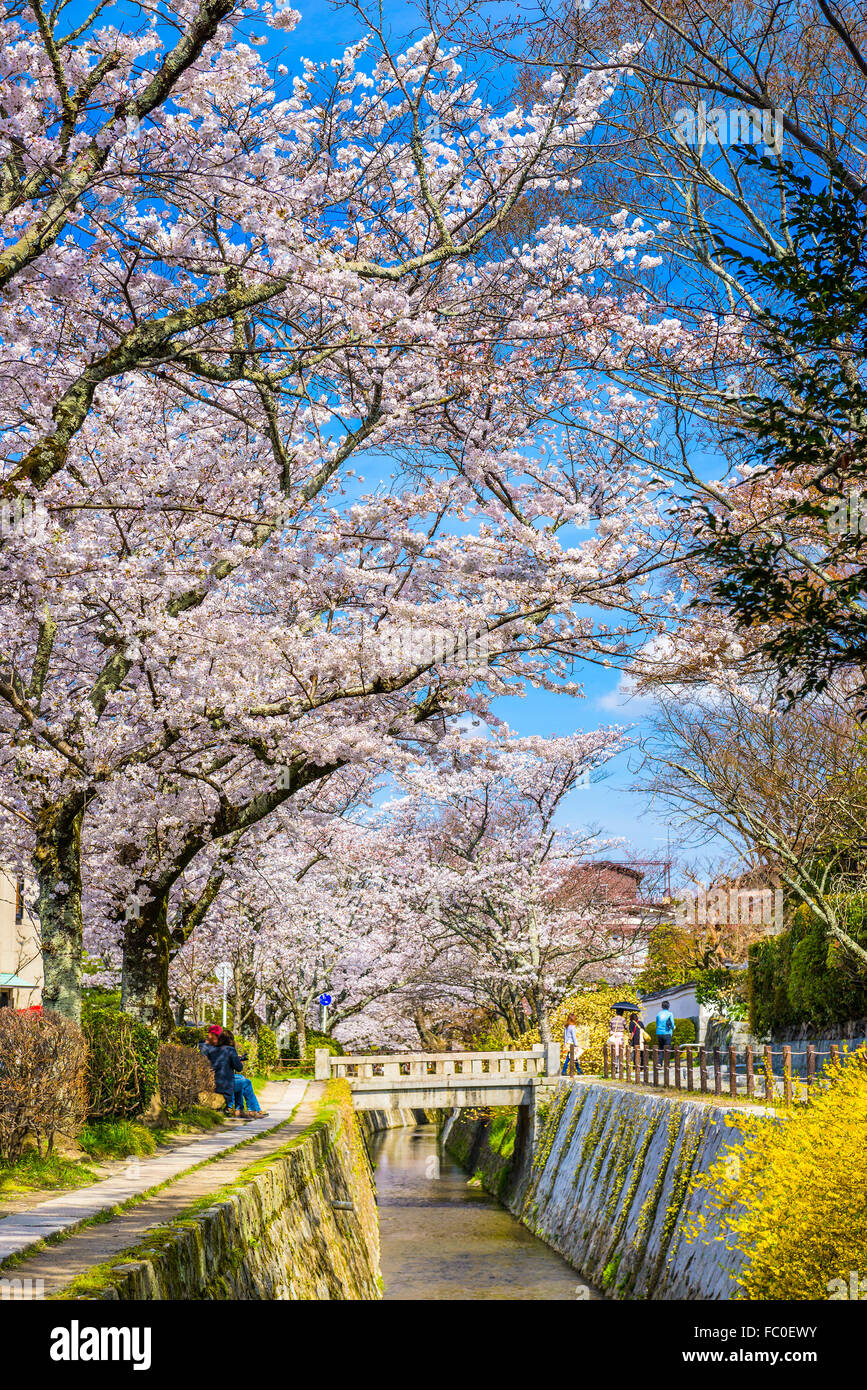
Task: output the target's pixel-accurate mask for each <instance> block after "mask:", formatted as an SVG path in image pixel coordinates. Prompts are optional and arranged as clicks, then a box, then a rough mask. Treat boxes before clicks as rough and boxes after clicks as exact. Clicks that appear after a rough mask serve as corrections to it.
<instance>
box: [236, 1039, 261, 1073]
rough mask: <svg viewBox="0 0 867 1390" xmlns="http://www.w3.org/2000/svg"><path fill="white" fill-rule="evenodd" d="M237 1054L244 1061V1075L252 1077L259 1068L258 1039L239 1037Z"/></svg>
mask: <svg viewBox="0 0 867 1390" xmlns="http://www.w3.org/2000/svg"><path fill="white" fill-rule="evenodd" d="M238 1053H239V1055H240V1056H241V1057H243V1058H244V1059H245V1060H244V1075H245V1076H254V1075H255V1074H256V1073H257V1072H258V1070H259V1066H260V1059H259V1040H258V1038H255V1037H252V1038H247V1037H243V1036H242V1037H240V1038H239V1039H238Z"/></svg>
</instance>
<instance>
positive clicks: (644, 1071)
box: [641, 1047, 650, 1086]
mask: <svg viewBox="0 0 867 1390" xmlns="http://www.w3.org/2000/svg"><path fill="white" fill-rule="evenodd" d="M649 1066H650V1055H649V1049H648V1048H647V1047H643V1048H642V1049H641V1079H642V1081H643V1082H644V1084H645V1086H648V1085H649V1084H650V1082H649V1081H648V1068H649Z"/></svg>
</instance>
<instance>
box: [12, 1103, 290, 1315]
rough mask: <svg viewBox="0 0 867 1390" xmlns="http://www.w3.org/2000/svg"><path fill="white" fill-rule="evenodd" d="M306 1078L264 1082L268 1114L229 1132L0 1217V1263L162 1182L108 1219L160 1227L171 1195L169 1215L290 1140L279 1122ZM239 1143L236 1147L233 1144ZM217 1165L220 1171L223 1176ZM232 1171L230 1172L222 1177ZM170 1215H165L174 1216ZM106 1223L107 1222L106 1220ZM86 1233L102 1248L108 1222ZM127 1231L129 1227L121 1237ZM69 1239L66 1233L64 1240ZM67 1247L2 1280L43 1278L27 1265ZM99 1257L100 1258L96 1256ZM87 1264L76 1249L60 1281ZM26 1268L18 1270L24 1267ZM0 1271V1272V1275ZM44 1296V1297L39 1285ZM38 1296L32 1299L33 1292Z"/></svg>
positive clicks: (134, 1163) (128, 1236)
mask: <svg viewBox="0 0 867 1390" xmlns="http://www.w3.org/2000/svg"><path fill="white" fill-rule="evenodd" d="M308 1084H309V1083H308V1082H307V1081H306V1080H303V1079H302V1080H296V1081H289V1082H271V1083H269V1085H267V1086H266V1087H265V1088H264V1090H263V1093H262V1097H261V1099H262V1101H263V1103H264V1104H265V1105H266V1106H267V1108H268V1112H269V1113H268V1116H267V1118H265V1119H262V1120H250V1121H249V1122H248V1121H241V1122H239V1123H237V1124H233V1125H232V1127H231V1129H228V1128H223V1127H222V1126H221V1127H220V1129H219V1130H217V1131H215V1132H214V1133H212V1134H206V1135H204V1136H203V1137H201V1138H199V1139H195V1140H193V1141H192V1142H191V1143H189V1144H183V1145H181V1146H180V1147H179V1148H174V1149H172V1150H171V1151H170V1152H169V1153H166V1154H155V1155H154V1156H153V1157H152V1158H138V1159H133V1160H131V1162H130V1163H129V1164H128V1166H127V1168H126V1169H125V1170H124V1172H123V1173H122V1174H120V1175H119V1176H117V1177H113V1178H108V1179H106V1180H105V1181H103V1182H98V1183H94V1184H92V1186H90V1187H81V1188H78V1189H77V1190H76V1191H74V1192H67V1193H64V1194H62V1195H61V1196H59V1197H53V1198H51V1199H50V1200H49V1201H47V1202H40V1203H39V1205H38V1206H35V1207H32V1208H31V1209H30V1210H29V1211H19V1212H15V1213H14V1214H13V1215H11V1216H6V1217H4V1218H2V1219H0V1261H3V1260H6V1259H8V1258H9V1256H10V1255H18V1254H21V1253H22V1252H23V1251H25V1250H28V1249H29V1248H30V1247H31V1246H32V1245H35V1244H36V1243H37V1242H38V1241H40V1240H45V1239H47V1238H48V1237H49V1236H56V1235H59V1234H60V1233H62V1232H64V1231H72V1230H73V1228H74V1227H76V1226H78V1225H80V1223H81V1222H82V1221H88V1220H90V1219H92V1218H93V1217H95V1216H99V1215H100V1214H101V1213H103V1212H107V1211H111V1210H112V1208H114V1207H116V1206H119V1205H121V1204H122V1203H123V1202H128V1201H129V1200H130V1199H131V1198H134V1197H142V1196H144V1195H145V1194H146V1193H148V1192H152V1191H153V1190H154V1188H158V1187H162V1185H163V1184H164V1183H170V1184H171V1186H170V1187H168V1188H166V1190H165V1193H158V1194H157V1195H156V1196H155V1197H152V1198H150V1199H149V1200H148V1201H147V1203H146V1204H145V1205H143V1206H142V1207H136V1208H134V1209H133V1210H132V1211H131V1212H128V1213H124V1214H122V1216H119V1217H116V1218H115V1220H116V1221H122V1220H123V1219H124V1218H125V1217H127V1216H129V1217H135V1218H137V1224H136V1228H137V1229H139V1228H140V1233H141V1232H143V1231H146V1230H148V1229H150V1228H151V1227H153V1226H158V1225H160V1224H161V1222H163V1221H166V1220H168V1219H170V1216H169V1215H166V1214H165V1213H166V1212H168V1211H169V1207H170V1206H171V1198H173V1197H174V1196H175V1195H177V1196H178V1198H179V1200H178V1201H177V1202H176V1204H175V1207H176V1210H180V1209H181V1208H182V1207H183V1206H184V1205H189V1203H190V1202H191V1201H193V1200H195V1198H196V1197H198V1196H201V1195H202V1194H203V1193H204V1192H207V1191H208V1190H211V1191H214V1190H216V1189H217V1188H219V1187H222V1186H223V1185H224V1184H225V1183H226V1182H229V1181H231V1177H232V1176H233V1175H234V1173H237V1172H240V1171H241V1169H242V1168H245V1167H246V1166H247V1165H248V1164H249V1163H255V1161H256V1159H257V1158H259V1157H261V1156H262V1154H263V1152H267V1151H268V1150H270V1149H277V1148H280V1147H281V1145H283V1144H285V1143H286V1142H287V1140H288V1139H290V1138H291V1137H292V1135H293V1133H294V1131H295V1129H296V1126H294V1125H291V1126H287V1125H285V1122H286V1121H287V1120H288V1119H289V1118H290V1117H291V1116H292V1113H293V1111H294V1110H295V1109H296V1108H297V1106H298V1105H299V1104H300V1103H301V1101H302V1100H303V1098H304V1092H305V1091H306V1089H307V1086H308ZM278 1125H284V1126H285V1127H284V1128H282V1129H280V1130H279V1132H278V1133H272V1131H274V1130H275V1129H276V1127H277V1126H278ZM260 1135H261V1136H266V1138H265V1139H264V1140H261V1141H260V1142H259V1143H255V1144H251V1143H249V1141H250V1140H251V1139H253V1138H256V1136H260ZM241 1145H243V1147H240V1148H239V1146H241ZM220 1154H229V1155H231V1160H230V1161H229V1163H228V1164H227V1165H224V1162H216V1163H213V1162H209V1160H212V1159H215V1158H217V1157H218V1155H220ZM201 1164H207V1165H208V1166H207V1169H202V1170H201V1171H196V1172H193V1173H190V1169H191V1168H198V1165H201ZM224 1166H225V1171H224ZM230 1168H232V1169H233V1170H234V1173H230V1171H229V1169H230ZM182 1175H187V1177H186V1178H185V1179H184V1182H185V1184H189V1183H190V1180H195V1181H194V1182H193V1184H192V1185H193V1186H194V1187H195V1188H196V1190H195V1191H192V1188H191V1191H190V1192H186V1191H184V1193H183V1194H181V1192H180V1187H181V1184H180V1183H179V1182H177V1181H174V1180H175V1179H180V1178H181V1177H182ZM176 1210H173V1211H172V1212H171V1214H172V1215H174V1214H176ZM110 1224H111V1225H113V1224H114V1223H113V1222H112V1223H110ZM91 1229H93V1230H94V1231H95V1232H96V1233H99V1232H102V1233H103V1235H102V1243H103V1245H104V1244H105V1239H106V1233H107V1231H108V1229H109V1226H108V1225H102V1224H100V1225H98V1226H95V1227H93V1228H91V1227H88V1228H87V1230H86V1231H85V1232H82V1233H81V1235H82V1236H84V1235H87V1234H89V1232H90V1231H91ZM131 1231H132V1226H130V1228H129V1232H131ZM129 1232H127V1233H126V1234H125V1236H124V1239H123V1242H122V1244H121V1245H120V1246H118V1249H123V1248H125V1247H126V1246H127V1245H130V1244H133V1243H134V1242H135V1239H136V1237H135V1235H134V1234H130V1233H129ZM69 1239H70V1240H73V1239H75V1237H74V1236H70V1237H69ZM66 1245H67V1242H64V1243H63V1245H61V1246H58V1247H57V1248H56V1249H53V1250H51V1251H45V1252H40V1253H39V1254H38V1255H34V1256H33V1258H32V1259H30V1260H26V1261H25V1262H24V1264H22V1265H16V1266H15V1267H14V1268H13V1269H11V1270H9V1271H8V1275H9V1277H16V1278H20V1277H22V1276H23V1275H24V1274H25V1272H26V1274H27V1275H28V1276H30V1277H33V1278H35V1279H38V1278H43V1277H44V1275H43V1274H35V1273H34V1272H33V1271H32V1270H31V1269H30V1268H29V1266H30V1265H31V1264H33V1263H34V1261H36V1260H37V1259H38V1260H40V1261H42V1260H43V1259H47V1260H49V1261H50V1260H52V1259H53V1260H54V1262H55V1263H56V1261H57V1260H58V1259H59V1257H60V1256H61V1252H62V1251H63V1250H65V1249H66ZM100 1258H102V1259H105V1258H108V1255H102V1256H101V1257H100ZM88 1263H89V1261H88V1259H87V1258H86V1257H85V1256H84V1254H83V1252H79V1261H78V1269H76V1270H74V1271H73V1272H72V1273H71V1274H70V1273H69V1272H68V1271H67V1273H66V1277H65V1279H64V1281H63V1282H66V1283H68V1282H70V1279H71V1278H73V1277H74V1275H75V1273H77V1272H78V1270H79V1269H84V1268H87V1265H88ZM25 1265H26V1266H27V1267H28V1268H27V1269H26V1271H25V1267H24V1266H25ZM2 1277H3V1271H2V1269H0V1278H2ZM45 1292H46V1293H47V1292H50V1289H49V1287H48V1285H47V1284H46V1287H45ZM37 1296H38V1295H37Z"/></svg>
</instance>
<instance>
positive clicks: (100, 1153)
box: [78, 1108, 223, 1159]
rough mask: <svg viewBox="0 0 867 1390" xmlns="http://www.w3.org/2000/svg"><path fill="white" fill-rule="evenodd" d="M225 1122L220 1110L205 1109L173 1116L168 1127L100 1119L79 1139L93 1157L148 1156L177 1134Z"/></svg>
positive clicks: (205, 1130)
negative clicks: (152, 1127)
mask: <svg viewBox="0 0 867 1390" xmlns="http://www.w3.org/2000/svg"><path fill="white" fill-rule="evenodd" d="M222 1123H223V1119H222V1115H221V1114H220V1113H219V1112H218V1111H215V1110H206V1109H204V1108H202V1109H198V1108H197V1109H195V1110H187V1111H185V1112H184V1113H183V1114H181V1115H174V1116H172V1118H171V1121H170V1123H169V1125H168V1127H167V1128H166V1129H151V1128H150V1127H149V1126H148V1125H143V1124H140V1123H139V1122H138V1121H137V1120H98V1121H94V1122H92V1123H90V1124H88V1125H85V1127H84V1129H83V1130H82V1131H81V1133H80V1134H79V1136H78V1142H79V1144H80V1145H81V1147H82V1148H83V1149H84V1151H85V1153H86V1154H87V1155H88V1157H89V1158H91V1159H109V1158H147V1157H149V1156H150V1155H151V1154H153V1153H156V1150H157V1148H158V1146H159V1145H160V1144H164V1143H166V1141H167V1140H169V1139H172V1138H174V1137H175V1136H176V1135H178V1134H192V1133H205V1132H207V1131H208V1130H210V1129H214V1128H215V1126H217V1125H221V1124H222Z"/></svg>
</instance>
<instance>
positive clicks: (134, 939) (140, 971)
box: [121, 890, 175, 1039]
mask: <svg viewBox="0 0 867 1390" xmlns="http://www.w3.org/2000/svg"><path fill="white" fill-rule="evenodd" d="M142 891H143V895H144V892H145V891H146V890H142ZM170 944H171V943H170V940H169V926H168V894H163V895H160V896H159V897H157V898H152V899H150V901H149V902H146V903H143V904H142V905H141V906H140V907H138V908H137V910H136V915H132V909H131V915H130V917H129V920H128V921H127V922H125V923H124V931H123V974H122V977H121V1008H122V1009H123V1010H124V1012H125V1013H129V1014H132V1015H133V1017H134V1018H138V1019H140V1020H141V1022H142V1023H146V1024H147V1026H148V1027H149V1028H153V1029H154V1030H155V1031H156V1032H157V1033H158V1034H159V1036H160V1037H161V1038H164V1039H168V1038H171V1037H173V1036H174V1032H175V1019H174V1015H173V1013H172V1007H171V1002H170V1000H169V960H170Z"/></svg>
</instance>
